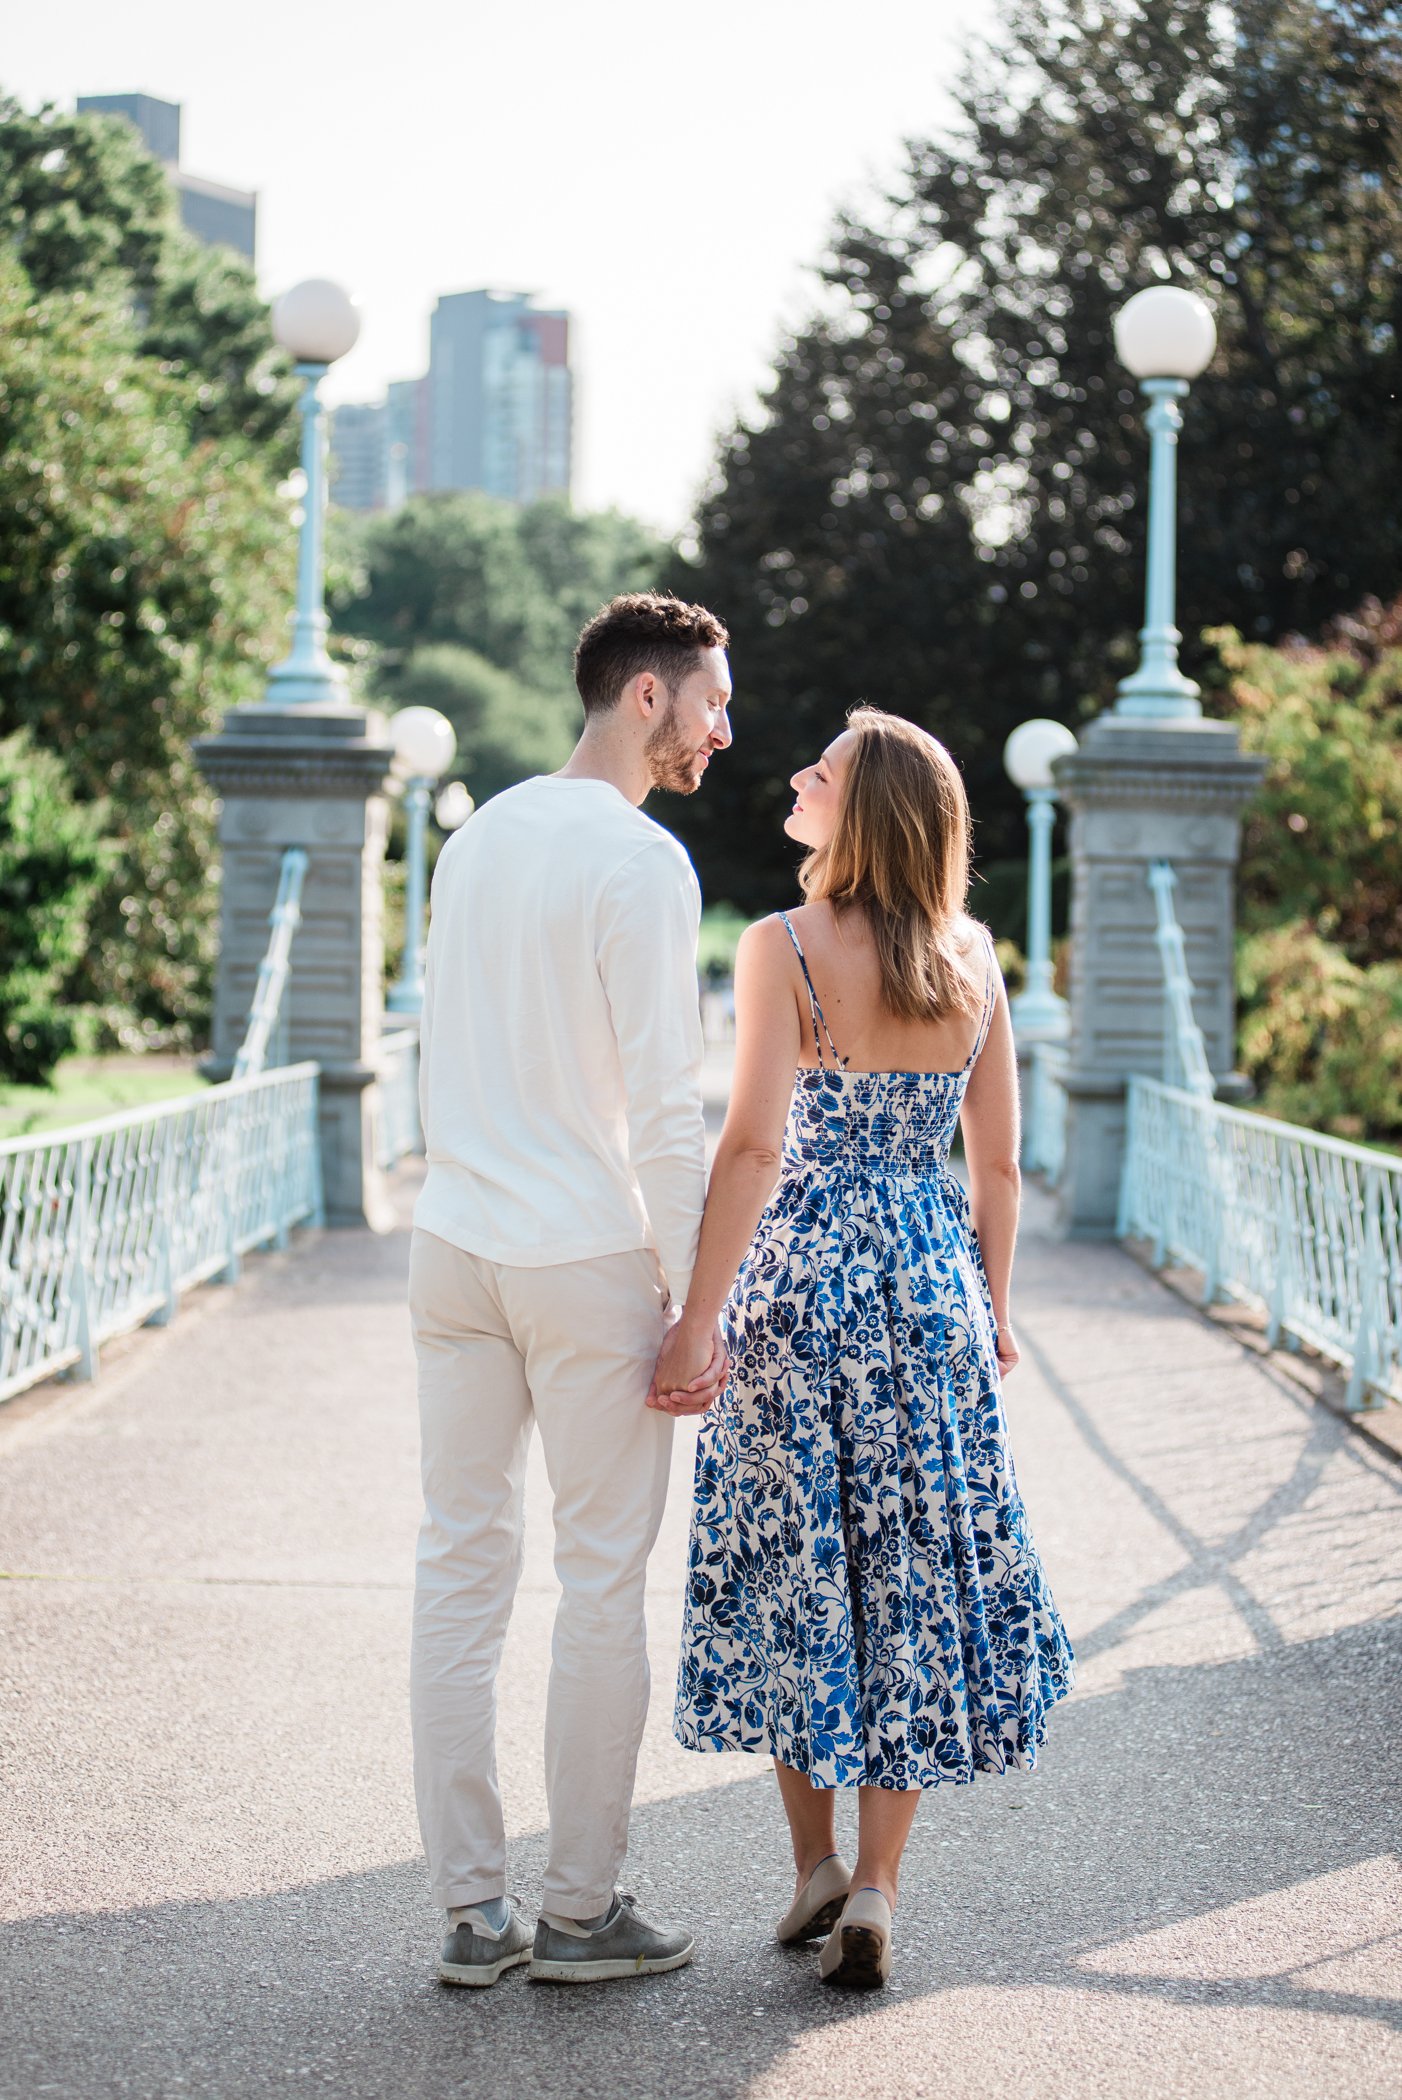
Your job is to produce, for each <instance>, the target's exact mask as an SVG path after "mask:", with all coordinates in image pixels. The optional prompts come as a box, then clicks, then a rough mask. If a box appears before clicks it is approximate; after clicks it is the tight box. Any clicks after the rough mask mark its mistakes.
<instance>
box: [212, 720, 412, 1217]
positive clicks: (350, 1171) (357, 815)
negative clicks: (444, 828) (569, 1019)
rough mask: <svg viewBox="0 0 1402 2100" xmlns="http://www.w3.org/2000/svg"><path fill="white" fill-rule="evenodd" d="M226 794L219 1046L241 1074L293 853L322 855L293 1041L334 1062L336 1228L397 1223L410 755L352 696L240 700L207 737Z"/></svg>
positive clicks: (305, 932)
mask: <svg viewBox="0 0 1402 2100" xmlns="http://www.w3.org/2000/svg"><path fill="white" fill-rule="evenodd" d="M195 754H196V757H197V759H198V761H199V764H200V767H201V769H202V771H203V772H204V773H205V775H206V777H207V778H208V779H209V781H210V783H211V785H212V786H213V788H214V789H215V792H216V793H217V794H218V795H219V796H220V797H221V799H222V805H223V806H222V810H221V814H220V819H219V840H220V846H221V849H222V856H223V884H222V891H221V898H220V917H219V962H218V968H217V973H216V976H215V987H214V1035H213V1046H212V1050H211V1054H210V1057H209V1059H208V1060H207V1062H206V1065H205V1070H206V1071H207V1072H208V1073H209V1074H210V1076H211V1077H212V1078H215V1079H226V1078H227V1077H228V1076H229V1073H230V1071H231V1069H232V1067H233V1061H234V1055H235V1053H236V1051H237V1050H238V1046H239V1044H240V1042H241V1041H242V1040H243V1035H244V1031H245V1029H246V1027H247V1024H248V1012H249V1007H250V1005H251V1003H252V999H253V990H254V985H255V983H256V981H257V976H258V964H259V962H260V960H261V959H262V956H263V952H264V950H265V949H266V947H267V944H268V914H269V912H270V911H271V910H272V907H273V900H274V898H275V896H276V894H277V885H278V874H279V869H280V865H281V861H282V856H283V853H284V852H285V851H286V849H287V848H288V847H289V846H301V847H302V848H303V849H304V850H305V852H306V853H307V855H308V867H307V874H306V880H305V883H304V885H303V889H302V919H301V924H300V925H299V926H298V928H297V932H296V934H295V936H294V938H293V942H292V966H291V969H290V971H289V974H288V981H287V988H286V991H285V992H284V995H283V1011H282V1014H281V1016H280V1026H279V1030H278V1040H279V1043H280V1045H281V1049H282V1055H283V1056H284V1057H285V1058H286V1060H287V1062H289V1063H293V1064H295V1063H297V1062H299V1061H300V1060H301V1059H303V1058H315V1059H316V1060H317V1062H318V1063H319V1064H320V1066H321V1167H322V1178H323V1183H324V1188H325V1200H326V1217H327V1222H328V1224H332V1225H370V1226H372V1227H374V1228H375V1229H376V1230H385V1229H387V1228H388V1225H389V1223H390V1222H391V1212H390V1205H389V1200H388V1196H387V1192H386V1190H385V1186H384V1177H383V1175H382V1174H381V1172H380V1169H379V1168H378V1166H377V1165H376V1147H375V1130H376V1123H377V1120H378V1100H377V1088H376V1080H377V1078H378V1050H379V1042H380V1031H381V1023H382V1016H383V1009H384V987H383V976H384V939H383V932H382V925H381V921H382V891H381V866H382V861H383V857H384V845H385V832H386V828H387V819H388V805H387V803H386V800H385V794H384V790H385V786H386V782H387V779H388V776H389V772H390V767H391V765H392V763H393V758H394V754H393V751H392V750H391V748H390V745H389V742H388V739H387V737H386V736H385V735H384V733H383V725H382V723H381V722H380V720H379V718H378V717H377V716H375V715H366V714H362V713H359V712H357V711H356V710H354V709H352V708H350V707H348V706H346V705H344V704H340V705H336V704H331V705H302V706H299V707H290V708H270V707H243V708H238V709H235V710H234V711H233V712H232V713H230V714H229V715H228V716H227V717H226V719H225V722H224V725H223V728H222V729H221V731H220V733H219V735H218V736H214V737H205V738H203V739H202V740H201V741H200V742H199V743H198V744H197V745H196V747H195Z"/></svg>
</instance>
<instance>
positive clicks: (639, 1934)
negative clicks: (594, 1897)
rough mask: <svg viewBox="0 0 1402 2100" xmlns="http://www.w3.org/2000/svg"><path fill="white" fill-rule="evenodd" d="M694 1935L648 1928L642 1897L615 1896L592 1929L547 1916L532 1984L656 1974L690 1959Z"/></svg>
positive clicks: (540, 1928)
mask: <svg viewBox="0 0 1402 2100" xmlns="http://www.w3.org/2000/svg"><path fill="white" fill-rule="evenodd" d="M695 1945H696V1943H695V1941H694V1940H693V1939H692V1937H691V1934H690V1933H689V1932H683V1931H681V1930H680V1929H679V1928H677V1927H673V1926H667V1925H649V1924H648V1922H647V1919H646V1918H640V1917H639V1916H638V1905H637V1898H636V1897H634V1896H615V1897H614V1899H613V1903H612V1906H611V1907H610V1909H609V1910H608V1912H607V1914H606V1915H605V1917H604V1920H603V1923H602V1924H599V1925H595V1926H594V1928H593V1930H592V1931H589V1930H586V1929H585V1927H584V1926H582V1925H577V1924H575V1923H573V1922H572V1921H570V1920H567V1919H564V1918H551V1917H546V1916H542V1917H541V1920H540V1923H539V1924H538V1925H537V1926H536V1929H535V1951H534V1952H533V1954H532V1955H531V1981H532V1983H606V1982H607V1981H608V1980H609V1978H610V1977H613V1976H655V1975H656V1974H657V1973H658V1972H659V1970H662V1969H681V1968H685V1966H686V1964H687V1963H688V1962H689V1961H690V1960H691V1957H692V1954H693V1952H694V1950H695Z"/></svg>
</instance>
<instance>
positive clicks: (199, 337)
mask: <svg viewBox="0 0 1402 2100" xmlns="http://www.w3.org/2000/svg"><path fill="white" fill-rule="evenodd" d="M0 242H3V243H4V245H5V246H6V247H8V248H9V249H10V250H11V251H12V252H13V253H14V255H15V256H16V257H17V259H18V261H19V262H20V264H21V266H22V268H23V270H24V272H25V275H26V276H27V277H28V279H29V282H30V283H31V284H32V285H33V287H34V289H35V291H36V292H38V293H40V294H41V295H42V294H46V293H56V292H84V293H87V292H93V291H105V292H106V293H107V294H108V295H109V296H110V297H112V298H113V299H115V300H119V301H123V302H125V303H127V304H128V305H129V306H130V308H131V311H132V317H133V322H134V325H135V327H136V341H137V348H138V349H139V350H140V351H141V352H142V353H143V354H144V355H145V356H147V357H150V358H152V359H154V360H155V362H156V363H157V364H159V365H160V367H161V368H162V371H163V373H164V374H165V376H167V377H184V378H188V379H190V380H191V381H192V386H191V389H190V393H189V396H188V400H187V405H186V414H187V417H188V419H189V422H190V428H191V434H192V435H193V436H198V437H207V438H214V439H222V438H227V437H239V438H242V439H243V440H245V441H246V442H247V443H248V444H250V445H254V446H261V445H267V446H270V447H271V448H272V459H271V461H270V464H273V465H275V466H276V468H277V469H278V471H280V472H286V471H287V470H288V469H289V468H291V467H292V466H293V465H294V464H295V462H296V440H297V431H296V415H295V404H296V398H297V388H296V382H295V381H294V380H293V379H292V378H291V377H290V375H289V373H288V370H287V360H286V358H285V357H284V356H283V355H282V353H281V352H280V351H279V350H278V349H277V347H276V345H275V344H274V342H273V338H272V333H271V330H270V328H269V325H268V310H267V307H266V306H265V304H264V303H263V301H262V300H261V299H260V298H259V296H258V291H257V287H256V285H255V283H254V278H253V271H252V268H251V266H250V265H249V264H248V263H247V262H245V260H244V259H243V257H242V256H239V255H235V254H234V253H233V251H232V250H230V249H226V248H207V247H205V246H204V245H203V243H202V242H199V241H197V240H195V239H194V237H193V236H192V235H191V234H189V233H188V232H187V231H186V230H185V228H184V227H183V226H182V225H181V223H180V219H179V215H178V213H177V210H176V202H175V195H174V192H173V190H172V188H171V184H170V180H169V177H168V176H167V174H166V171H165V169H164V168H163V167H162V166H161V165H160V163H159V162H158V161H156V160H153V159H152V157H151V155H150V154H149V153H148V152H147V151H146V149H145V146H144V145H143V143H142V141H141V138H140V135H139V133H137V132H136V131H135V130H134V129H133V128H132V126H131V125H130V124H129V123H127V121H126V120H125V118H122V117H102V116H98V117H93V116H81V117H79V116H66V115H64V114H62V113H61V112H60V111H57V110H54V109H51V108H47V107H46V108H44V109H41V110H39V111H38V112H37V113H35V114H32V115H31V114H30V113H29V112H27V111H25V110H23V109H21V108H20V106H19V104H18V103H16V102H15V101H13V100H12V99H11V98H10V97H9V96H5V95H0Z"/></svg>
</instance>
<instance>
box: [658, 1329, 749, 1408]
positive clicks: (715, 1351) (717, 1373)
mask: <svg viewBox="0 0 1402 2100" xmlns="http://www.w3.org/2000/svg"><path fill="white" fill-rule="evenodd" d="M729 1376H730V1359H729V1357H728V1356H727V1355H726V1350H725V1342H724V1339H723V1338H722V1335H721V1331H720V1322H719V1321H717V1322H716V1324H715V1326H714V1328H713V1329H712V1330H711V1332H710V1333H709V1334H707V1333H705V1332H704V1331H702V1332H701V1333H699V1334H698V1333H697V1332H696V1331H695V1330H694V1329H692V1328H690V1327H688V1325H687V1321H686V1317H685V1315H684V1314H683V1316H682V1318H681V1319H679V1320H678V1321H677V1323H676V1325H675V1326H674V1327H672V1328H671V1329H670V1330H669V1331H668V1334H667V1337H666V1339H665V1341H664V1342H663V1344H662V1347H661V1350H660V1351H659V1353H658V1358H657V1368H656V1370H655V1371H654V1372H653V1374H652V1384H651V1385H650V1386H649V1387H648V1390H647V1405H648V1406H649V1407H655V1408H657V1409H658V1410H659V1411H660V1412H661V1413H662V1414H666V1415H700V1414H704V1413H705V1412H706V1409H707V1408H708V1407H710V1406H711V1405H712V1403H713V1402H714V1401H716V1400H718V1399H719V1398H720V1395H721V1394H722V1393H723V1392H724V1390H725V1381H726V1379H727V1378H728V1377H729Z"/></svg>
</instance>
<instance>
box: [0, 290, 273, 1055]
mask: <svg viewBox="0 0 1402 2100" xmlns="http://www.w3.org/2000/svg"><path fill="white" fill-rule="evenodd" d="M188 408H189V385H188V383H187V382H184V381H182V380H180V379H179V378H177V377H174V376H168V375H165V374H162V373H161V372H159V371H158V370H156V369H155V368H154V367H153V366H152V365H151V364H150V362H149V360H146V359H143V358H142V357H141V355H140V353H139V352H138V351H137V350H136V349H135V347H134V344H133V342H132V338H131V331H130V326H129V323H128V321H127V317H126V315H125V313H124V312H122V311H121V310H120V309H114V308H113V307H112V306H111V305H110V304H108V303H106V302H105V301H103V300H101V299H100V298H98V297H97V296H88V297H85V296H83V295H81V294H71V295H64V294H51V295H49V296H48V297H47V298H45V299H36V298H35V297H34V296H33V294H32V292H31V291H30V289H29V287H28V285H27V284H26V283H25V281H24V279H23V277H22V276H21V274H20V272H19V271H18V269H17V268H16V266H15V265H14V264H13V263H12V262H10V261H9V260H8V259H7V258H4V257H3V256H0V413H3V419H4V427H5V432H6V437H7V444H6V447H5V453H4V463H3V466H0V731H4V730H7V729H12V728H15V727H19V726H26V727H28V728H29V729H31V730H32V732H33V734H34V736H35V738H36V740H37V741H38V742H39V743H40V744H41V745H42V746H44V748H45V749H47V750H49V751H52V752H55V753H57V754H59V755H60V756H61V758H62V760H63V763H64V767H65V770H66V772H67V774H68V778H69V781H70V783H71V785H72V788H73V791H74V793H75V794H76V795H77V796H78V797H79V798H80V799H84V800H97V799H99V798H102V799H105V800H106V801H107V802H108V803H109V805H110V808H111V812H112V830H113V834H114V838H115V842H116V851H115V853H114V856H113V859H112V862H111V865H110V869H109V876H108V881H107V883H106V885H105V888H104V893H103V896H102V897H101V899H100V900H99V901H98V903H97V905H96V906H95V909H94V914H93V926H92V940H91V945H90V947H89V949H88V950H87V952H86V954H85V956H84V958H83V960H82V964H81V967H80V968H79V970H78V971H77V973H76V977H75V983H74V987H73V992H74V996H75V998H76V999H77V1000H78V1001H79V1003H82V1004H88V1003H91V1004H93V1005H94V1006H96V1007H97V1008H98V1009H99V1010H100V1011H101V1014H102V1017H103V1019H104V1021H105V1022H106V1024H107V1027H108V1029H109V1031H110V1032H112V1033H113V1034H115V1035H116V1036H118V1037H119V1038H120V1039H121V1040H122V1041H123V1042H124V1043H126V1044H127V1045H128V1046H129V1047H135V1045H136V1044H137V1043H139V1042H143V1041H145V1042H160V1041H165V1040H174V1039H180V1040H184V1039H186V1038H187V1037H188V1035H189V1033H190V1031H191V1030H192V1029H197V1028H198V1027H199V1026H200V1025H201V1022H202V1019H203V1015H204V1012H205V1010H206V1008H207V1002H208V984H209V971H210V964H211V960H212V951H213V943H214V936H215V892H214V875H213V843H214V842H213V798H212V797H211V795H210V793H209V791H208V789H207V788H206V786H205V784H204V782H203V780H202V778H201V776H200V775H199V773H198V772H197V771H196V769H195V766H194V763H193V760H192V757H191V748H190V747H191V743H192V740H193V739H194V738H195V737H196V736H198V735H199V734H201V733H202V732H204V731H206V730H209V729H211V728H213V726H214V725H215V723H216V722H217V721H218V719H219V717H220V715H221V714H222V712H223V710H224V708H225V707H226V706H229V705H231V704H233V703H234V702H236V701H240V700H252V699H254V698H256V697H257V694H258V691H259V688H260V674H261V671H262V668H263V665H264V663H265V662H266V660H267V656H268V653H269V651H270V649H271V647H273V646H275V645H276V642H277V641H278V640H279V639H280V638H281V636H280V631H281V628H282V625H283V621H284V618H285V608H286V606H287V604H288V602H289V595H290V591H291V582H292V576H291V560H290V555H291V547H290V532H289V527H288V523H287V519H286V514H285V512H284V511H283V509H282V507H281V505H280V504H279V503H278V502H277V500H276V497H275V494H274V490H273V487H272V485H271V483H270V481H269V477H268V474H267V472H266V469H265V468H264V467H263V466H262V464H261V462H259V461H258V460H257V459H256V458H255V457H253V456H250V455H249V453H248V451H247V449H246V448H244V447H243V446H241V445H240V444H238V443H237V442H236V441H232V440H231V441H228V442H226V443H224V444H219V445H216V444H215V443H213V442H211V441H208V440H206V441H202V442H192V441H191V439H190V437H189V435H188V424H187V411H188Z"/></svg>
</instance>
